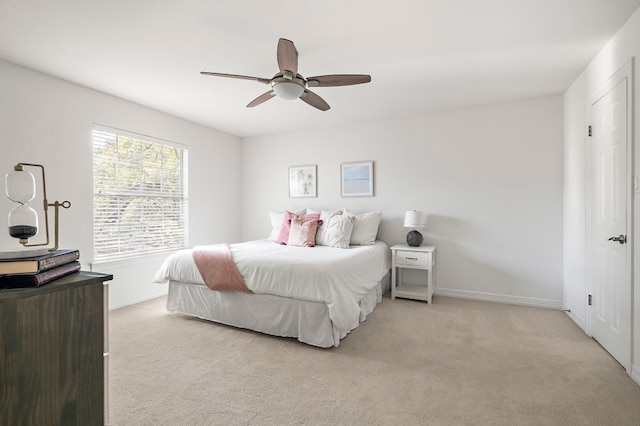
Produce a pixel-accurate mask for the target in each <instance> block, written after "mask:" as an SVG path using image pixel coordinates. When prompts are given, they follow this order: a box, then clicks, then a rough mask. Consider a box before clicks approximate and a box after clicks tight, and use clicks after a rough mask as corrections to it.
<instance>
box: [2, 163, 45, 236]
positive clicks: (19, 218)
mask: <svg viewBox="0 0 640 426" xmlns="http://www.w3.org/2000/svg"><path fill="white" fill-rule="evenodd" d="M4 184H5V189H6V192H7V197H8V198H9V199H10V200H11V201H13V202H16V203H18V204H19V205H18V207H16V208H15V209H13V210H11V213H9V235H11V236H12V237H13V238H19V239H20V243H21V244H27V243H28V242H29V238H31V237H35V235H36V234H37V233H38V215H37V214H36V211H35V210H33V209H32V208H31V207H29V206H27V205H26V203H28V202H29V201H31V200H33V198H34V197H35V196H36V181H35V179H34V178H33V175H32V174H31V173H29V172H26V171H24V168H23V167H22V165H17V166H15V167H14V169H13V171H12V172H9V173H7V175H6V176H5V177H4Z"/></svg>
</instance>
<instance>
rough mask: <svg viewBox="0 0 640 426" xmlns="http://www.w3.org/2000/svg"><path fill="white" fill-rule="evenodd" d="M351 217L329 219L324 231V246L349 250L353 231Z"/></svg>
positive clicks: (337, 216)
mask: <svg viewBox="0 0 640 426" xmlns="http://www.w3.org/2000/svg"><path fill="white" fill-rule="evenodd" d="M353 221H354V219H353V217H352V216H345V215H341V214H340V215H335V216H333V217H332V218H331V219H329V223H328V224H327V229H326V239H325V243H326V244H325V245H327V246H331V247H337V248H345V249H346V248H349V242H350V240H351V232H352V231H353Z"/></svg>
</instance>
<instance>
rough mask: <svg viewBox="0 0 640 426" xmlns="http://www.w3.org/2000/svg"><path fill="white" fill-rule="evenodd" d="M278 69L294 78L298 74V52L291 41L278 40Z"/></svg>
mask: <svg viewBox="0 0 640 426" xmlns="http://www.w3.org/2000/svg"><path fill="white" fill-rule="evenodd" d="M277 56H278V67H280V71H282V72H284V71H290V72H291V73H292V74H293V76H294V77H295V76H296V75H297V74H298V51H297V50H296V46H295V45H294V44H293V42H292V41H291V40H287V39H286V38H281V39H280V40H278V51H277Z"/></svg>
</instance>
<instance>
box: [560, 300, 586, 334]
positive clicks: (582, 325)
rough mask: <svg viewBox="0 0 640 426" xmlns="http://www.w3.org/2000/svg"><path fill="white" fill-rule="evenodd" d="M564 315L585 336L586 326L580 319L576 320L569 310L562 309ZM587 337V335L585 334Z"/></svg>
mask: <svg viewBox="0 0 640 426" xmlns="http://www.w3.org/2000/svg"><path fill="white" fill-rule="evenodd" d="M562 310H563V311H564V313H565V314H567V316H568V317H569V319H571V321H573V322H574V323H575V324H576V325H577V326H578V327H580V329H581V330H582V331H584V333H585V334H587V324H586V323H585V322H584V321H583V320H582V319H580V318H578V317H577V316H576V315H575V314H573V313H572V312H571V311H570V310H568V309H566V308H564V307H563V308H562ZM587 335H588V334H587Z"/></svg>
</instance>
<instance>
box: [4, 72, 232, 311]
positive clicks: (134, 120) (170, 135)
mask: <svg viewBox="0 0 640 426" xmlns="http://www.w3.org/2000/svg"><path fill="white" fill-rule="evenodd" d="M94 123H99V124H104V125H107V126H111V127H116V128H121V129H126V130H129V131H132V132H137V133H141V134H146V135H151V136H155V137H158V138H162V139H166V140H172V141H175V142H179V143H182V144H186V145H187V146H188V149H189V195H190V213H189V221H190V233H189V238H190V244H191V245H196V244H202V243H212V242H223V241H225V242H234V241H238V239H239V235H240V231H239V229H240V228H239V227H240V222H239V218H238V217H237V214H236V211H237V209H238V207H239V205H240V196H239V191H240V180H241V179H240V153H241V146H240V143H241V142H240V139H239V138H237V137H235V136H230V135H228V134H225V133H222V132H219V131H216V130H212V129H209V128H206V127H203V126H200V125H197V124H194V123H191V122H188V121H185V120H182V119H178V118H176V117H173V116H170V115H168V114H164V113H161V112H158V111H156V110H153V109H150V108H146V107H143V106H140V105H138V104H135V103H132V102H128V101H125V100H122V99H119V98H116V97H113V96H110V95H106V94H104V93H101V92H98V91H95V90H91V89H88V88H85V87H82V86H78V85H76V84H72V83H69V82H66V81H63V80H60V79H57V78H54V77H51V76H47V75H44V74H40V73H37V72H34V71H31V70H28V69H25V68H22V67H18V66H15V65H13V64H10V63H7V62H4V61H0V174H2V175H4V174H5V173H6V172H8V171H10V170H11V169H12V167H13V165H14V164H16V163H18V162H28V163H37V164H43V165H44V166H45V168H46V173H47V195H48V198H49V201H50V202H53V201H64V200H68V201H70V202H71V208H70V209H66V210H64V209H62V210H61V212H60V232H61V240H60V246H61V247H63V248H78V249H79V250H80V261H81V263H82V266H83V269H85V270H88V269H89V263H90V262H91V260H92V250H93V227H92V226H93V193H92V191H93V189H92V175H93V171H92V143H91V129H92V125H93V124H94ZM3 185H4V183H3ZM2 192H3V193H4V189H3V190H2ZM40 199H41V198H40ZM37 200H38V198H36V200H34V201H33V202H32V203H31V204H34V203H37ZM40 203H41V202H40ZM36 205H39V204H36ZM14 206H15V204H14V203H12V202H10V201H9V200H8V199H7V198H6V197H4V196H0V217H5V218H6V216H5V215H7V214H8V213H9V211H10V210H11V209H12V208H13V207H14ZM51 213H53V211H51ZM0 220H2V221H4V223H5V224H6V219H0ZM0 229H1V228H0ZM52 230H53V228H52ZM37 239H38V237H36V239H34V240H33V241H34V242H38V241H37ZM18 247H19V245H18V243H17V241H16V240H15V239H12V238H11V237H9V235H8V233H7V231H4V232H0V250H12V249H16V248H18ZM164 257H165V256H164V255H163V256H154V257H146V258H142V259H138V260H136V261H135V262H134V261H129V262H120V263H109V264H103V265H96V266H95V267H94V270H97V271H101V272H107V273H111V274H113V275H114V280H113V281H111V289H110V290H111V292H110V302H111V303H110V304H111V307H112V308H113V307H117V306H122V305H125V304H129V303H133V302H136V301H140V300H144V299H147V298H151V297H155V296H158V295H161V294H164V293H166V287H165V286H163V285H159V284H152V283H151V279H152V277H153V273H154V272H155V271H156V269H157V268H158V266H159V265H160V262H161V260H162V259H163V258H164Z"/></svg>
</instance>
